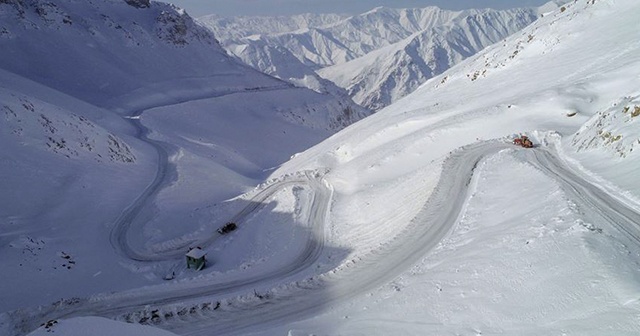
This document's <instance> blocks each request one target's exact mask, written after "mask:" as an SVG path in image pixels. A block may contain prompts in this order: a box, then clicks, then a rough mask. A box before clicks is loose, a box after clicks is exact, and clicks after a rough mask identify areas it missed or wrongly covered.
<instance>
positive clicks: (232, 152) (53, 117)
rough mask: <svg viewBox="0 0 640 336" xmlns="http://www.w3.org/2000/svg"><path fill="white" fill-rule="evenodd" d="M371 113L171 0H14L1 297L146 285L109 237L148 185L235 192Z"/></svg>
mask: <svg viewBox="0 0 640 336" xmlns="http://www.w3.org/2000/svg"><path fill="white" fill-rule="evenodd" d="M364 116H366V113H365V111H364V110H363V109H361V108H359V107H358V106H357V105H355V104H353V103H352V102H350V100H344V101H340V100H337V99H336V98H335V97H333V96H330V95H328V94H320V93H317V92H314V91H312V90H309V89H306V88H297V87H294V86H293V85H291V84H289V83H286V82H283V81H282V80H279V79H276V78H274V77H271V76H268V75H265V74H263V73H261V72H259V71H256V70H255V69H253V68H251V67H248V66H247V65H245V64H243V63H242V62H239V61H237V60H236V59H234V58H231V57H229V56H228V55H227V53H226V52H225V51H224V50H223V49H222V48H221V47H220V45H219V44H218V42H217V41H216V39H215V38H214V36H213V34H212V33H211V32H210V30H208V29H206V28H204V27H202V26H200V25H199V24H197V23H196V22H195V21H194V20H193V19H192V18H190V17H189V16H188V15H187V14H185V12H184V11H182V10H181V9H179V8H177V7H175V6H173V5H169V4H165V3H160V2H149V1H144V0H127V1H125V0H101V1H77V0H59V1H47V0H5V1H0V141H1V142H2V144H3V145H2V149H0V159H1V160H0V175H2V176H3V178H1V179H0V189H1V190H3V191H5V192H3V193H2V195H0V228H1V229H0V230H1V231H2V235H0V254H2V255H3V258H1V259H2V261H1V262H0V263H2V264H3V265H2V267H8V269H12V271H10V273H11V275H8V276H7V277H5V278H4V282H3V288H2V293H1V294H0V296H1V297H2V300H0V306H1V308H0V310H3V311H6V310H8V309H15V308H17V307H20V306H25V305H32V304H34V303H36V302H44V301H49V302H53V301H55V300H58V299H59V297H58V293H60V292H59V291H60V290H61V289H62V288H67V289H68V290H69V291H70V292H68V293H67V294H62V295H63V296H67V295H68V294H69V293H71V292H73V293H74V294H71V295H72V296H82V295H87V294H90V293H95V292H96V288H102V289H100V290H99V291H110V290H112V289H110V288H112V286H113V285H114V284H116V287H120V288H125V287H130V286H137V285H144V284H145V283H148V278H146V277H145V276H143V275H139V274H138V275H132V274H131V273H130V270H129V269H127V267H128V266H124V267H123V266H122V265H120V264H119V262H118V261H117V257H116V252H115V251H114V250H113V247H112V245H111V243H110V242H109V238H108V237H109V236H110V230H111V229H112V228H113V227H114V223H115V222H117V221H118V218H121V216H123V215H122V214H123V211H125V209H132V208H130V205H131V204H132V203H136V204H137V205H136V206H133V208H136V207H139V206H141V205H143V204H142V203H141V202H139V201H136V200H137V199H147V198H148V199H149V200H151V199H154V200H156V198H158V199H160V200H156V201H157V202H158V204H160V203H161V200H162V199H164V198H163V197H166V195H167V191H166V190H165V192H164V193H160V190H161V189H163V186H166V185H171V187H170V188H169V189H170V190H172V191H171V192H177V193H184V194H190V193H189V190H191V188H192V187H193V185H195V184H207V185H209V186H210V188H209V189H208V192H206V194H207V196H206V197H205V198H206V199H208V201H207V202H214V203H215V202H221V201H222V200H225V199H227V198H230V197H233V196H236V195H238V194H241V193H243V192H245V191H246V190H247V189H251V188H253V187H254V186H255V185H256V184H258V183H260V182H262V181H263V179H264V177H265V176H267V175H268V174H269V171H270V169H272V168H273V167H275V166H278V165H279V164H281V163H282V162H284V161H285V160H287V159H288V158H289V157H290V156H291V155H293V154H295V153H297V152H300V151H302V150H304V149H306V148H308V147H310V146H311V145H313V144H315V143H318V142H319V141H321V140H323V139H325V138H327V137H328V136H330V135H331V134H333V133H334V132H335V131H336V130H339V129H341V128H343V127H345V126H346V125H348V124H350V123H352V122H354V121H356V120H359V119H360V118H362V117H364ZM170 143H181V144H182V145H181V146H183V147H182V148H179V147H177V146H175V145H173V144H170ZM192 174H194V175H192ZM188 176H192V177H194V176H198V177H197V178H196V179H193V180H191V179H190V178H188ZM165 189H166V188H165ZM171 192H169V194H171ZM190 195H191V196H184V197H181V202H169V204H166V205H162V207H163V208H164V209H166V210H168V211H169V212H172V213H178V212H180V211H181V210H179V209H180V208H182V209H185V208H190V205H188V204H192V203H193V202H196V200H197V199H199V198H198V197H201V196H202V194H198V193H196V194H190ZM196 195H199V196H196ZM200 201H202V199H200ZM145 203H146V205H147V206H149V207H152V205H150V204H151V203H152V202H151V201H149V202H145ZM127 211H130V210H127ZM127 211H125V212H127ZM128 216H133V215H128ZM134 217H135V216H134ZM146 220H147V219H141V221H143V222H145V221H146ZM127 221H128V222H131V221H132V219H131V218H128V219H127ZM171 222H172V223H173V221H171ZM56 232H58V233H60V232H64V234H62V235H58V233H56ZM113 257H115V258H113ZM88 260H93V261H92V262H88ZM98 260H103V261H104V262H97V261H98ZM78 265H83V266H82V267H78ZM85 266H86V267H85ZM112 266H113V269H111V271H110V272H108V274H106V273H105V274H103V275H102V276H100V277H98V276H96V277H94V275H95V274H99V273H100V270H101V269H102V267H107V268H111V267H112ZM45 278H46V281H45V282H44V283H43V282H42V280H43V279H45ZM125 278H126V279H129V281H126V282H122V281H119V279H125ZM36 288H37V289H38V290H35V289H36ZM8 292H15V293H17V292H22V293H24V294H25V295H21V296H13V297H8V295H7V293H8ZM0 333H2V332H0Z"/></svg>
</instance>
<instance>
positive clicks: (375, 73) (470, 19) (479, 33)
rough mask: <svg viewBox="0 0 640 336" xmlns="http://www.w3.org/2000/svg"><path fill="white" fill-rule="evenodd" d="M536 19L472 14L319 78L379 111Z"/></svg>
mask: <svg viewBox="0 0 640 336" xmlns="http://www.w3.org/2000/svg"><path fill="white" fill-rule="evenodd" d="M536 19H537V16H536V15H535V12H532V11H526V10H507V11H486V12H484V13H474V14H470V15H469V16H467V17H466V18H464V20H459V21H457V22H456V24H453V25H444V26H438V27H435V28H431V29H428V30H422V31H420V32H418V33H415V34H413V35H412V36H410V37H408V38H406V39H404V40H402V41H400V42H397V43H395V44H394V45H392V46H388V47H386V48H382V49H379V50H376V51H374V52H371V53H369V54H367V55H365V56H362V57H360V58H358V59H355V60H352V61H349V62H346V63H342V64H338V65H334V66H331V67H326V68H323V69H320V70H318V73H319V74H320V75H321V76H322V77H324V78H326V79H329V80H331V81H332V82H334V83H336V84H337V85H338V86H340V87H343V88H345V89H346V90H347V92H348V93H349V95H350V96H351V97H353V99H354V101H356V102H357V103H358V104H360V105H362V106H366V107H368V108H370V109H372V110H379V109H381V108H383V107H385V106H388V105H389V104H391V103H393V102H394V101H396V100H398V99H400V98H402V97H404V96H406V95H407V94H409V93H411V92H413V91H414V90H415V89H416V88H418V86H420V85H421V84H422V83H424V82H425V81H427V80H428V79H430V78H432V77H434V76H435V75H439V74H441V73H442V72H444V71H445V70H447V69H449V68H450V67H452V66H453V65H455V64H457V63H459V62H460V61H462V60H463V59H465V58H467V57H469V56H472V55H473V54H475V53H477V52H478V51H480V50H482V49H484V48H485V47H486V46H489V45H491V44H493V43H495V42H498V41H500V40H502V39H504V38H505V37H507V36H509V35H511V34H513V33H515V32H517V31H519V30H521V29H522V28H524V27H526V26H527V25H529V24H530V23H531V22H533V21H534V20H536Z"/></svg>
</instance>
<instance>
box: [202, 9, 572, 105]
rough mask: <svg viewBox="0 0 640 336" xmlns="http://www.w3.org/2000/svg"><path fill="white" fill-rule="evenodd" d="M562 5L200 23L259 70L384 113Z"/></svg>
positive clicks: (211, 19) (382, 11)
mask: <svg viewBox="0 0 640 336" xmlns="http://www.w3.org/2000/svg"><path fill="white" fill-rule="evenodd" d="M558 3H561V1H558V2H557V3H556V2H551V3H549V4H547V5H545V6H543V7H541V8H519V9H509V10H501V11H498V10H491V9H470V10H464V11H449V10H443V9H439V8H437V7H427V8H416V9H392V8H385V7H378V8H375V9H373V10H371V11H369V12H366V13H363V14H360V15H355V16H346V15H338V14H328V15H323V14H305V15H295V16H290V17H234V18H223V17H220V16H216V15H210V16H205V17H202V18H199V21H201V22H202V23H204V24H205V25H207V26H208V27H210V28H211V29H212V30H213V31H214V33H215V35H216V37H217V38H218V39H219V40H220V41H221V44H222V45H223V47H225V48H226V49H227V50H228V51H229V52H230V53H231V54H232V55H235V56H237V57H238V58H240V59H242V60H243V61H244V62H245V63H247V64H249V65H251V66H253V67H254V68H256V69H259V70H260V71H263V72H265V73H267V74H270V75H273V76H276V77H278V78H281V79H284V80H287V81H289V82H291V83H293V84H295V85H298V86H306V87H309V88H312V89H314V90H316V91H319V92H323V91H330V92H335V91H336V90H335V88H334V87H333V84H335V85H337V86H338V87H341V88H343V89H345V90H346V91H347V93H348V95H349V96H351V97H352V98H353V99H354V101H355V102H356V103H358V104H361V105H362V106H364V107H366V108H369V109H371V110H379V109H381V108H383V107H385V106H387V105H389V104H391V103H392V102H394V101H396V100H398V99H399V98H401V97H403V96H405V95H406V94H408V93H410V92H412V91H413V90H415V89H416V88H417V87H418V86H419V85H420V84H422V83H424V82H425V81H426V80H427V79H429V78H432V77H433V76H435V75H438V74H440V73H442V72H444V71H445V70H447V69H449V68H450V67H451V66H453V65H454V64H457V63H458V62H460V61H461V60H463V59H465V58H467V57H469V56H471V55H473V54H475V53H477V52H478V51H480V50H482V49H484V48H485V47H487V46H488V45H491V44H494V43H496V42H498V41H500V40H501V39H504V38H505V37H507V36H509V35H511V34H513V33H515V32H517V31H519V30H521V29H522V28H524V27H526V26H527V25H529V24H530V23H531V22H533V21H535V20H536V19H537V18H539V17H540V16H541V14H542V13H543V12H545V11H551V10H553V9H554V8H557V7H558ZM323 78H324V79H327V80H329V81H331V82H332V83H333V84H331V83H328V82H327V81H324V80H323Z"/></svg>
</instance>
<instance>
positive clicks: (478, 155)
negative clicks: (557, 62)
mask: <svg viewBox="0 0 640 336" xmlns="http://www.w3.org/2000/svg"><path fill="white" fill-rule="evenodd" d="M509 148H511V149H514V147H513V146H512V145H510V144H506V143H504V142H500V141H487V142H479V143H475V144H472V145H468V146H466V147H464V148H462V149H459V150H456V151H454V152H453V153H452V154H451V155H450V156H449V158H448V159H447V160H446V161H445V163H444V168H443V169H444V170H443V174H442V175H441V179H440V181H439V182H438V184H437V186H436V188H435V190H434V192H433V194H432V196H431V197H430V198H429V200H428V202H427V203H426V204H425V206H424V207H423V208H422V210H421V211H420V212H419V213H418V214H417V215H416V216H415V217H414V218H413V219H412V221H411V223H410V225H408V226H407V228H406V229H405V230H404V231H402V232H398V234H397V235H396V236H395V237H393V238H392V239H390V240H389V241H388V242H387V243H386V244H384V245H382V246H380V247H379V248H378V249H377V250H374V251H373V252H372V253H369V254H368V255H364V256H360V257H359V258H358V259H357V260H355V259H354V260H349V261H347V262H344V263H342V265H341V266H339V267H337V268H336V269H334V270H331V271H330V272H327V273H324V274H314V273H313V272H311V271H310V272H307V273H304V274H303V275H304V276H305V277H306V278H304V279H294V278H291V276H292V275H294V274H298V273H300V272H302V271H303V270H305V269H310V270H311V269H312V268H311V266H313V265H314V263H315V262H316V260H317V257H318V255H319V254H320V253H321V251H322V248H323V247H324V236H325V225H326V223H325V222H326V220H327V215H328V212H329V206H330V204H331V194H332V191H331V187H330V186H328V185H326V184H325V182H323V180H322V179H320V178H316V176H314V175H311V174H301V175H299V176H297V177H293V178H288V179H287V178H283V179H282V180H281V181H278V182H275V183H273V184H270V185H268V186H267V187H266V188H264V189H263V190H262V191H260V192H258V193H257V195H256V196H255V198H254V202H251V205H250V206H248V207H247V208H245V209H244V210H243V211H242V212H241V213H240V214H239V215H238V216H239V217H238V219H240V218H242V217H244V216H247V215H248V214H249V213H250V212H252V211H255V210H256V209H258V208H259V207H260V204H263V203H264V201H265V200H266V199H267V198H268V197H270V196H271V195H272V194H273V193H275V192H276V191H277V190H280V188H284V187H290V186H291V185H297V184H307V185H308V186H309V187H310V189H311V190H312V192H313V194H314V197H312V198H310V200H311V201H310V204H309V205H308V206H311V207H312V209H311V211H310V212H309V213H310V216H309V220H310V221H311V222H312V223H311V224H310V227H312V228H314V229H313V231H312V234H311V235H310V237H309V242H308V244H307V246H306V248H305V249H304V252H303V253H302V254H301V255H300V256H298V257H297V258H296V259H295V260H294V262H292V263H291V264H289V265H287V266H286V267H284V268H281V269H274V270H272V271H271V272H269V273H267V274H260V275H258V276H252V277H249V278H246V279H244V280H241V281H234V282H229V283H210V284H205V285H203V286H199V287H194V286H184V285H182V284H181V285H176V286H175V287H172V286H162V288H160V289H156V290H154V289H148V290H147V289H146V290H144V291H140V292H139V293H133V292H131V293H126V294H123V295H113V296H106V297H103V298H101V299H99V300H97V299H90V300H81V301H79V302H76V303H74V304H72V305H59V306H53V307H46V308H42V310H41V311H39V312H36V311H35V310H34V311H31V312H24V311H22V312H19V313H18V312H16V313H13V314H11V317H12V318H13V319H14V323H16V327H17V329H16V330H15V332H14V333H15V334H19V333H21V332H24V331H28V330H32V329H34V328H36V327H37V326H39V325H40V323H41V322H42V321H46V320H49V319H58V318H69V317H74V316H83V315H98V316H105V317H111V318H113V317H121V316H123V315H125V314H127V313H130V312H143V311H150V310H156V309H157V310H159V311H162V310H163V308H164V307H167V306H168V305H171V304H176V303H180V302H184V301H191V302H193V301H194V300H196V301H197V300H202V301H203V302H215V301H216V300H217V298H218V297H219V296H220V295H223V294H224V295H225V297H227V298H228V297H230V296H229V295H230V294H231V295H232V296H233V295H237V296H238V297H240V296H242V295H245V294H247V293H251V292H252V291H253V288H255V287H256V286H258V285H262V286H263V287H264V286H265V285H268V286H271V287H273V288H274V290H272V291H270V292H269V293H267V295H264V297H261V298H260V299H259V300H257V301H250V302H246V300H245V301H240V303H233V302H232V303H230V304H228V305H223V306H221V307H220V308H219V309H198V310H197V313H195V314H191V315H192V316H189V317H188V319H189V320H190V321H191V323H183V322H181V320H180V319H178V320H171V319H167V320H165V319H160V321H159V325H160V326H161V327H163V328H166V329H169V330H172V331H174V332H176V333H179V334H190V335H209V334H216V335H223V334H238V333H241V332H243V331H247V330H249V329H253V328H255V327H256V326H261V327H270V326H277V325H282V324H283V323H287V322H292V321H295V320H299V319H302V318H304V317H308V316H310V315H313V314H314V313H317V312H320V311H322V310H323V309H324V307H326V306H328V305H334V304H338V303H340V302H346V301H348V300H350V299H352V298H354V297H356V296H358V295H362V294H365V293H367V292H369V291H371V290H373V289H375V288H377V287H379V286H381V285H383V284H385V283H387V282H389V281H391V280H393V279H394V278H395V277H396V276H398V274H400V273H401V272H403V271H405V270H407V269H408V268H410V267H412V266H413V265H414V264H415V263H416V262H417V261H418V260H419V259H420V258H422V257H424V256H425V255H426V254H427V253H429V251H430V250H432V249H433V248H434V247H435V246H436V245H437V244H438V243H439V242H440V241H441V240H442V239H443V238H444V237H445V236H446V235H447V233H448V232H450V230H451V229H452V228H453V227H454V225H455V224H456V222H457V221H458V219H459V216H460V214H461V212H462V211H463V209H464V205H465V202H466V201H467V200H468V197H469V196H468V195H469V193H470V192H472V191H473V190H472V186H473V183H471V181H472V178H473V177H474V170H475V168H476V166H477V165H478V163H479V162H480V161H481V160H482V159H483V158H484V157H487V156H490V155H492V154H494V153H497V152H498V151H501V150H505V149H509ZM513 155H515V156H516V157H518V158H520V159H522V160H523V161H526V162H530V163H531V164H533V165H534V166H536V167H538V168H539V169H540V170H541V171H543V172H544V173H546V174H548V175H549V176H551V177H553V178H554V179H556V180H558V181H559V182H560V183H561V185H562V187H563V189H564V191H565V192H566V193H568V194H569V195H570V196H571V197H572V199H575V200H576V202H577V204H578V205H579V206H580V208H581V209H583V211H585V212H589V215H591V212H593V214H594V215H598V216H602V217H604V218H606V220H607V222H611V223H614V224H615V225H616V226H617V227H618V228H619V229H620V230H621V231H623V232H625V233H627V234H628V235H630V236H631V237H632V238H634V239H636V240H637V239H638V237H640V228H639V227H638V225H637V224H636V223H640V214H639V213H637V212H636V211H635V210H634V209H632V208H631V207H629V206H627V205H626V204H624V203H623V202H620V201H618V200H616V199H615V198H614V197H612V196H611V195H609V194H607V193H605V192H604V191H602V190H601V189H600V188H598V187H597V186H595V185H593V184H591V183H590V182H588V181H586V180H584V179H582V178H581V177H580V176H579V175H577V174H576V173H575V172H573V171H572V170H571V169H570V168H569V167H568V166H567V165H566V164H565V163H564V161H563V160H562V159H560V158H559V157H558V155H557V154H555V151H554V150H553V149H551V148H547V147H541V148H535V149H531V150H527V149H518V148H516V149H515V150H513ZM122 234H123V236H122V237H123V241H125V242H126V230H125V231H122ZM212 239H213V238H212ZM125 245H126V244H125ZM135 255H137V256H139V257H142V258H143V259H146V258H151V259H153V258H154V257H152V256H147V255H145V254H141V253H138V252H136V254H134V256H135ZM162 257H173V255H172V253H171V252H168V254H167V255H163V256H162ZM292 279H293V280H292ZM197 306H198V303H194V307H197ZM199 307H202V305H200V306H199ZM25 314H26V315H25Z"/></svg>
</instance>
